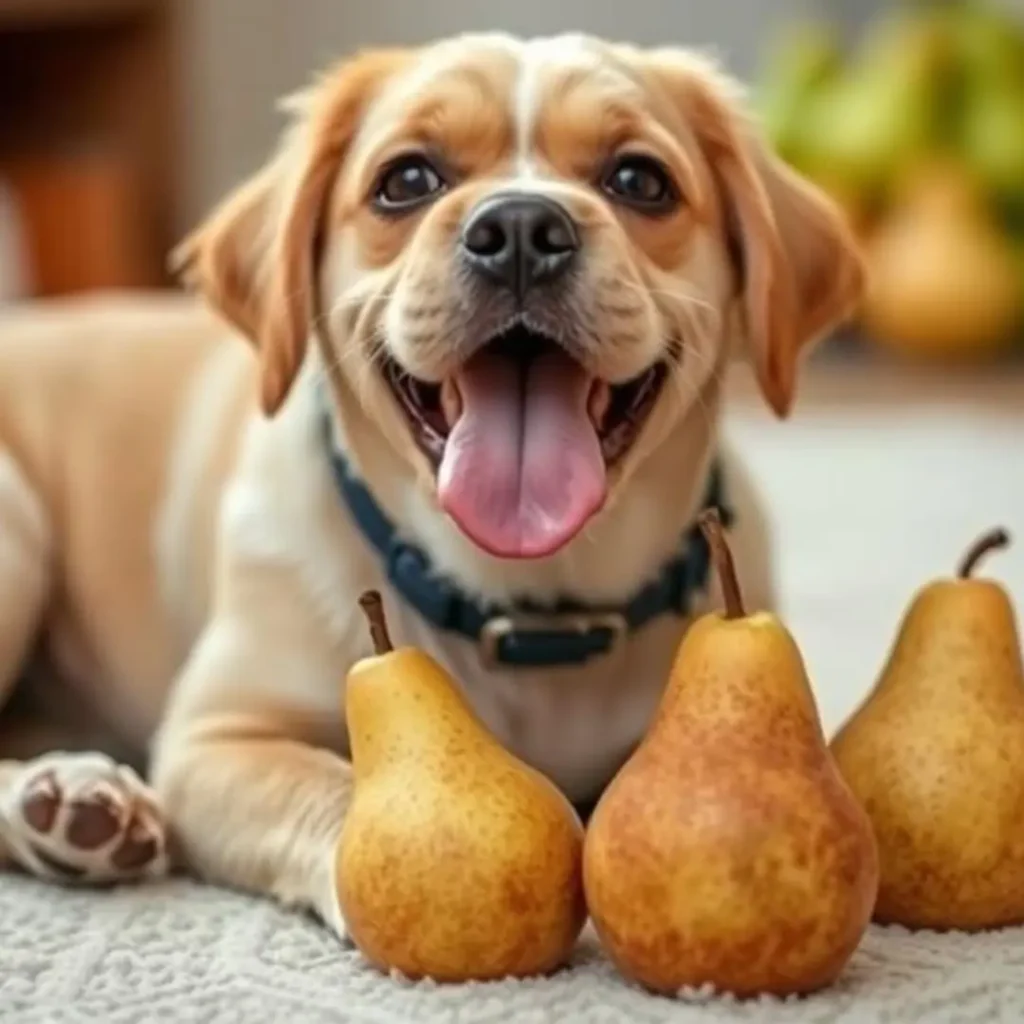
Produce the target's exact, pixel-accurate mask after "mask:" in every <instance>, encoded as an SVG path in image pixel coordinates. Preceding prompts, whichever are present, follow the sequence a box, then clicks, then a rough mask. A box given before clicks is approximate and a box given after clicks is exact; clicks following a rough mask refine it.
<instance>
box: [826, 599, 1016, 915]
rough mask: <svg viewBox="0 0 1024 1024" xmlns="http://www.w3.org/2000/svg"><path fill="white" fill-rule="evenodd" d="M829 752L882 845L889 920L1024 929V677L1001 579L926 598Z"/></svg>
mask: <svg viewBox="0 0 1024 1024" xmlns="http://www.w3.org/2000/svg"><path fill="white" fill-rule="evenodd" d="M832 750H833V752H834V754H835V757H836V760H837V762H838V764H839V766H840V769H841V770H842V772H843V774H844V776H845V778H846V780H847V782H848V783H849V784H850V786H851V787H852V789H853V790H854V792H855V793H856V794H857V797H858V798H859V799H860V801H861V802H862V803H863V805H864V806H865V808H866V809H867V811H868V814H869V815H870V817H871V820H872V822H873V825H874V829H875V833H876V835H877V837H878V844H879V851H880V858H881V883H880V887H879V894H878V904H877V907H876V911H875V917H876V919H877V920H878V921H880V922H886V923H899V924H903V925H905V926H907V927H911V928H935V929H962V930H976V929H981V928H989V927H996V926H1000V925H1008V924H1019V923H1024V672H1022V669H1021V653H1020V640H1019V637H1018V631H1017V623H1016V619H1015V615H1014V609H1013V606H1012V604H1011V601H1010V598H1009V597H1008V595H1007V594H1006V592H1005V590H1004V589H1003V588H1002V587H1001V586H1000V585H999V584H998V583H996V582H993V581H989V580H980V579H949V580H939V581H936V582H934V583H931V584H929V585H927V586H926V587H924V588H923V589H922V590H921V591H920V592H919V593H918V594H917V595H916V596H915V598H914V600H913V601H912V603H911V605H910V607H909V608H908V610H907V613H906V615H905V617H904V620H903V622H902V624H901V628H900V630H899V633H898V635H897V638H896V640H895V643H894V645H893V648H892V650H891V652H890V655H889V659H888V662H887V664H886V666H885V668H884V670H883V671H882V673H881V675H880V677H879V680H878V683H877V684H876V686H875V689H874V690H873V692H872V693H871V694H870V695H869V697H868V698H867V700H866V701H865V703H864V704H863V705H862V706H861V708H860V709H859V710H858V711H857V712H856V713H855V714H854V715H853V716H852V717H851V719H850V720H849V721H848V722H847V724H846V725H845V726H844V727H843V728H842V729H841V730H840V731H839V732H838V734H837V735H836V737H835V739H834V740H833V742H832Z"/></svg>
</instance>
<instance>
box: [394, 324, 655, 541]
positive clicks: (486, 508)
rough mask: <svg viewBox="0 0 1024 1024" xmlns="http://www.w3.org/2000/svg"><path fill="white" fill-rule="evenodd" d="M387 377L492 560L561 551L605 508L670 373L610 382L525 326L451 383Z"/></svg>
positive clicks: (445, 492) (458, 514) (441, 484)
mask: <svg viewBox="0 0 1024 1024" xmlns="http://www.w3.org/2000/svg"><path fill="white" fill-rule="evenodd" d="M385 376H386V378H387V380H388V382H389V384H390V385H391V389H392V391H393V392H394V394H395V396H396V398H397V400H398V402H399V404H400V406H401V407H402V409H403V411H404V412H405V415H406V418H407V419H408V421H409V424H410V427H411V429H412V431H413V435H414V437H415V439H416V441H417V443H418V444H419V446H420V448H421V449H422V450H423V451H424V452H425V453H426V454H427V455H428V456H429V457H430V458H431V459H432V460H433V461H434V463H435V464H436V466H437V467H438V492H439V495H440V499H441V504H442V506H443V507H444V508H445V510H446V511H447V512H448V513H449V514H450V515H451V516H452V517H453V518H454V519H455V520H456V522H457V523H458V524H459V526H460V527H461V528H462V530H463V532H465V533H466V534H467V535H468V536H469V537H470V538H471V539H472V540H474V541H475V542H476V543H477V544H478V545H479V546H480V547H482V548H484V549H485V550H487V551H489V552H491V553H492V554H495V555H498V556H500V557H506V558H531V557H541V556H543V555H546V554H550V553H552V552H553V551H556V550H558V548H560V547H562V546H563V545H564V544H565V543H567V542H568V541H569V540H570V539H571V538H572V537H573V536H575V535H576V534H577V533H578V532H579V530H581V529H582V528H583V526H584V525H585V524H586V522H587V521H588V520H589V518H590V517H591V516H592V515H593V514H594V513H595V512H596V511H597V510H598V509H599V508H600V507H601V505H603V503H604V500H605V493H606V488H607V485H606V472H607V469H608V467H609V466H612V465H614V464H615V463H616V462H617V461H618V460H619V459H621V458H622V457H623V456H624V455H625V454H626V453H627V452H628V451H629V449H630V448H631V447H632V445H633V444H634V442H635V441H636V439H637V437H638V436H639V434H640V430H641V428H642V427H643V425H644V423H645V422H646V420H647V417H648V416H649V414H650V412H651V410H652V408H653V406H654V403H655V401H656V399H657V397H658V394H659V393H660V391H661V387H662V385H663V384H664V380H665V367H664V366H663V365H661V364H658V365H656V366H654V367H652V368H651V369H649V370H648V371H647V372H645V373H644V374H642V375H641V376H640V377H638V378H636V379H634V380H631V381H629V382H627V383H625V384H618V385H613V384H609V383H607V382H605V381H602V380H599V379H597V378H595V377H593V376H591V375H590V374H589V373H587V371H586V370H584V368H583V367H582V366H581V365H580V364H579V363H578V362H576V361H575V360H574V359H572V357H571V356H569V355H568V354H566V352H565V351H564V350H563V349H562V348H561V347H560V346H558V345H557V344H556V343H555V342H554V341H553V340H552V339H550V338H548V337H546V336H544V335H542V334H538V333H536V332H534V331H531V330H529V329H527V328H525V327H515V328H513V329H511V330H509V331H507V332H505V333H503V334H501V335H499V336H498V337H496V338H495V339H493V340H492V341H491V342H489V343H488V344H487V345H486V346H485V347H484V348H483V349H482V350H480V351H479V352H477V353H476V354H475V355H474V356H473V357H472V358H471V359H470V360H469V361H468V362H467V363H466V364H465V365H464V366H462V367H461V368H460V369H459V370H458V371H457V372H456V373H454V374H453V375H452V376H451V377H449V378H447V379H446V380H445V381H444V382H443V383H442V384H429V383H425V382H423V381H420V380H416V379H415V378H413V377H410V376H409V374H407V373H405V372H404V371H403V370H402V369H401V368H400V367H399V366H398V364H397V363H394V362H388V363H387V364H386V365H385Z"/></svg>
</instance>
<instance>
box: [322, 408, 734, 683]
mask: <svg viewBox="0 0 1024 1024" xmlns="http://www.w3.org/2000/svg"><path fill="white" fill-rule="evenodd" d="M323 424H324V437H325V440H326V444H327V451H328V453H329V457H330V462H331V469H332V471H333V474H334V479H335V483H336V484H337V487H338V492H339V493H340V495H341V498H342V500H343V502H344V503H345V505H346V506H347V508H348V510H349V512H350V514H351V515H352V518H353V519H354V520H355V523H356V525H357V526H358V527H359V529H360V530H361V531H362V533H363V536H364V537H365V538H366V539H367V541H369V543H370V544H371V546H372V547H373V548H374V549H375V550H376V551H377V553H378V555H379V556H380V558H381V560H382V562H383V564H384V569H385V572H386V575H387V578H388V581H389V582H390V583H391V585H392V586H393V587H394V588H395V590H396V591H398V593H399V594H401V595H402V597H403V598H404V599H405V600H406V601H407V602H408V603H409V604H410V605H411V606H412V607H413V608H414V609H415V610H416V611H417V612H418V613H419V614H420V615H421V616H422V617H423V618H424V619H426V620H427V621H428V622H430V623H431V624H432V625H434V626H436V627H437V628H438V629H442V630H445V631H446V632H449V633H457V634H459V635H461V636H463V637H466V638H467V639H469V640H473V641H475V642H476V643H477V644H478V645H479V646H480V651H481V655H482V657H483V660H484V662H485V664H487V665H489V666H492V667H498V666H503V667H507V668H540V667H556V666H568V665H581V664H583V663H585V662H587V661H589V660H590V659H591V658H595V657H599V656H600V655H603V654H609V653H611V652H612V651H614V650H616V649H617V648H618V647H619V645H620V644H621V643H622V642H623V641H624V640H625V639H626V637H627V636H628V635H629V634H630V633H633V632H635V631H636V630H638V629H640V628H641V627H642V626H644V625H646V624H647V623H648V622H650V621H652V620H653V619H655V618H657V617H658V616H660V615H667V614H673V615H679V616H685V615H687V614H688V613H689V610H690V604H691V601H692V598H693V595H694V594H695V593H696V592H697V591H700V590H703V589H704V588H705V587H706V585H707V580H708V575H709V572H710V563H711V557H710V552H709V551H708V546H707V542H706V541H705V540H704V537H703V535H702V534H701V532H700V530H699V528H697V527H696V526H694V527H691V528H690V529H689V530H688V531H687V532H686V534H685V535H684V536H683V538H682V541H681V544H680V550H679V551H678V552H677V553H676V554H675V555H674V556H673V557H672V558H671V559H670V560H669V561H668V562H667V563H666V564H665V565H664V566H662V569H661V572H660V573H659V575H658V577H657V578H656V579H655V580H652V581H651V582H650V583H648V584H647V586H645V587H644V588H643V589H642V590H640V591H639V593H637V594H636V595H634V597H633V598H632V599H631V600H630V601H629V602H627V603H626V604H625V605H623V606H622V607H619V608H595V607H587V606H584V605H580V604H577V603H575V602H571V601H561V602H559V603H558V604H557V605H556V606H554V607H548V608H542V607H538V606H536V605H533V604H530V603H526V602H524V603H517V604H516V605H515V606H514V607H512V608H502V607H500V606H497V605H490V604H487V605H485V604H481V603H479V602H478V601H476V600H474V599H473V598H472V597H470V596H469V595H467V594H465V593H463V592H462V591H461V590H460V589H459V588H458V586H457V585H456V584H455V583H454V582H453V581H451V580H450V579H447V578H446V577H444V576H442V575H441V574H439V573H438V572H437V571H436V570H435V569H434V568H433V567H432V566H431V564H430V560H429V558H428V557H427V555H426V553H425V552H424V551H422V550H421V549H420V548H419V547H418V546H416V545H414V544H411V543H410V542H408V541H406V540H404V539H402V538H401V537H400V536H399V535H398V533H397V531H396V530H395V528H394V526H393V525H392V523H391V522H390V520H389V519H388V517H387V515H386V514H385V513H384V511H383V510H382V509H381V508H380V506H379V505H378V504H377V502H376V500H375V499H374V497H373V495H372V494H371V493H370V492H369V490H367V488H366V487H365V486H364V485H363V484H362V483H361V482H360V481H359V480H357V479H356V478H355V476H354V475H353V474H352V471H351V467H350V466H349V464H348V461H347V460H346V459H345V457H344V456H343V455H342V454H341V452H340V451H338V448H337V446H336V445H335V444H334V442H333V435H332V431H331V418H330V413H329V411H328V410H327V409H326V408H325V409H324V412H323ZM724 497H725V495H724V487H723V480H722V468H721V464H720V462H718V461H717V460H716V461H715V462H713V463H712V466H711V469H710V471H709V473H708V481H707V490H706V494H705V499H704V507H706V508H710V507H716V508H718V509H719V512H720V514H721V517H722V522H723V523H724V524H725V525H726V526H728V525H729V524H730V523H731V522H732V518H733V517H732V514H731V512H730V510H729V509H727V508H726V504H725V500H724Z"/></svg>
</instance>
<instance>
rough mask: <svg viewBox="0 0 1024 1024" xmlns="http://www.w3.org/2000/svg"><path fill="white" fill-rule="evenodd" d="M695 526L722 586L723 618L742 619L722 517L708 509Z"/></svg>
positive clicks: (740, 597) (740, 600)
mask: <svg viewBox="0 0 1024 1024" xmlns="http://www.w3.org/2000/svg"><path fill="white" fill-rule="evenodd" d="M697 525H698V526H699V527H700V531H701V533H703V534H704V539H705V540H706V541H707V542H708V547H709V548H710V549H711V557H712V558H713V559H714V560H715V568H716V569H717V570H718V578H719V580H720V581H721V584H722V596H723V597H724V598H725V617H726V618H727V619H742V618H743V617H744V616H745V615H746V610H745V609H744V607H743V594H742V593H741V591H740V583H739V580H738V579H737V578H736V566H735V564H734V563H733V560H732V551H730V550H729V542H728V541H727V540H726V539H725V530H724V529H723V528H722V517H721V516H720V515H719V514H718V509H717V508H709V509H707V510H706V511H705V512H702V513H701V514H700V516H699V517H698V519H697Z"/></svg>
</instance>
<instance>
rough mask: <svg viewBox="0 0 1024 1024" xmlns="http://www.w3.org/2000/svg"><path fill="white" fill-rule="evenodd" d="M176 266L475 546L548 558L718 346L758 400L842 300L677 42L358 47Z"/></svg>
mask: <svg viewBox="0 0 1024 1024" xmlns="http://www.w3.org/2000/svg"><path fill="white" fill-rule="evenodd" d="M291 106H292V109H293V111H294V114H295V124H294V125H293V127H292V128H291V130H290V132H289V134H288V135H287V136H286V139H285V141H284V144H283V145H282V146H281V148H280V150H279V152H278V154H277V155H276V157H275V158H274V159H273V160H272V161H271V162H270V163H269V164H268V165H267V166H266V167H265V168H264V169H263V170H262V171H261V172H260V173H259V174H258V175H257V176H256V177H255V178H254V179H253V180H252V181H250V182H249V183H248V184H247V185H245V186H244V187H243V188H242V189H240V190H239V191H238V192H237V193H236V194H235V195H233V196H232V197H231V198H230V199H229V200H228V201H227V202H226V203H225V204H224V205H223V206H222V207H221V209H220V210H218V211H217V212H215V214H214V215H213V216H212V217H211V218H210V220H209V221H208V222H207V223H206V224H205V225H203V226H202V227H201V228H200V229H199V230H198V231H197V232H196V233H195V234H194V235H193V236H192V237H191V238H190V239H188V240H187V241H186V242H185V244H184V245H183V247H182V249H181V251H180V253H179V259H180V261H181V263H182V264H184V265H185V266H187V267H189V268H191V271H192V275H193V277H194V279H195V280H197V281H198V283H199V285H200V286H201V287H202V289H203V290H204V291H205V293H206V294H207V296H208V297H209V298H210V299H211V300H212V302H213V304H214V305H215V306H216V307H218V308H219V309H220V310H221V312H222V313H224V314H225V315H226V316H227V317H228V318H229V319H230V320H232V321H233V322H234V324H235V325H237V326H238V327H239V328H240V329H241V330H242V331H243V332H244V333H246V334H247V335H249V336H250V337H251V338H252V339H253V341H254V342H255V343H256V345H257V346H258V349H259V351H260V353H261V360H262V395H263V405H264V409H265V411H266V412H267V413H268V414H273V413H274V412H275V411H276V410H277V409H278V407H279V406H280V405H281V404H282V402H283V401H284V399H285V398H286V396H287V394H288V391H289V388H290V385H291V384H292V381H293V379H294V378H295V376H296V373H297V371H298V369H299V367H300V364H301V363H302V361H303V359H304V355H305V352H306V348H307V344H308V341H309V339H310V337H311V335H312V333H313V331H314V330H315V329H322V336H323V337H324V338H325V342H324V344H325V345H327V346H330V348H331V350H332V351H330V352H328V353H327V358H328V359H329V360H330V361H331V362H332V363H333V364H335V365H336V367H337V369H338V371H339V373H340V377H341V379H342V383H343V385H344V386H346V387H347V389H348V393H349V394H350V395H351V396H352V399H353V400H354V401H357V402H358V403H359V404H360V407H361V408H362V409H363V410H364V411H369V415H370V419H371V420H372V421H373V422H374V423H376V424H377V425H378V427H379V429H380V430H381V431H382V432H383V433H384V434H387V435H389V440H390V443H391V444H392V445H393V446H394V447H395V448H396V449H397V451H398V452H399V454H400V456H401V457H402V458H404V459H405V460H406V461H407V462H408V463H409V464H410V465H411V466H412V468H413V469H415V470H417V471H418V474H419V477H420V478H421V479H426V480H428V481H429V486H432V487H436V491H437V495H438V499H439V502H440V505H441V506H442V508H444V509H445V510H446V511H447V512H448V513H449V514H450V516H451V517H452V518H453V519H454V520H455V521H456V522H457V523H458V525H459V527H460V528H461V530H462V531H463V533H464V534H466V535H467V536H468V537H470V538H471V539H472V540H473V541H474V542H475V543H476V544H477V546H479V547H480V548H483V549H484V550H485V551H487V552H490V553H491V554H495V555H499V556H503V557H512V558H515V557H537V556H543V555H547V554H550V553H553V552H555V551H557V550H559V549H560V548H562V547H563V546H564V545H566V544H567V543H568V542H569V541H570V540H571V539H572V538H573V537H574V536H575V535H576V534H577V533H578V532H579V531H580V530H581V529H582V527H583V526H584V525H585V524H586V523H587V522H588V521H589V520H590V519H591V517H593V516H594V515H595V514H596V513H597V512H598V510H599V509H601V508H602V506H603V505H604V504H605V502H606V500H607V499H608V497H609V495H612V494H614V492H615V491H616V489H617V488H621V487H622V486H623V484H624V482H625V481H626V480H627V479H628V478H629V477H630V476H631V475H632V474H633V473H634V472H635V471H636V470H637V468H638V467H639V466H640V465H642V464H643V462H644V460H645V459H647V458H648V457H649V456H650V455H651V453H652V452H654V451H655V450H657V449H658V448H659V447H661V446H663V445H665V444H666V443H669V439H670V438H671V437H672V436H673V430H674V429H676V430H677V429H678V428H679V425H680V424H681V423H682V421H683V419H684V417H685V414H686V413H687V411H688V410H689V409H690V407H691V406H692V405H693V403H694V402H695V401H698V400H699V396H700V394H701V392H702V389H703V387H704V386H705V385H706V384H707V382H708V380H709V379H711V378H713V377H714V376H716V375H718V374H719V373H720V371H721V368H722V366H723V364H724V362H725V357H726V354H727V351H728V348H729V346H730V345H732V344H733V343H735V342H736V341H737V340H739V341H740V343H741V344H745V345H746V346H747V348H748V351H749V353H750V355H751V357H752V359H753V361H754V365H755V368H756V372H757V376H758V379H759V382H760V385H761V388H762V390H763V392H764V394H765V397H766V399H767V401H768V402H769V403H770V405H771V407H772V408H773V409H774V410H775V411H776V412H777V413H778V414H779V415H780V416H782V415H785V414H786V413H787V412H788V410H789V408H790V405H791V403H792V401H793V394H794V386H795V380H796V375H797V368H798V363H799V360H800V358H801V354H802V353H803V352H804V351H805V350H806V349H807V348H808V346H809V345H810V344H811V343H812V342H813V341H814V340H816V339H817V338H819V337H820V336H821V335H823V334H824V333H825V332H827V331H828V330H830V329H831V328H832V327H834V326H835V325H836V324H837V323H838V322H839V321H841V320H842V319H843V318H845V317H846V316H847V315H848V314H849V313H850V311H851V310H852V308H853V306H854V305H855V303H856V302H857V300H858V299H859V297H860V293H861V289H862V286H863V285H862V268H861V263H860V260H859V257H858V254H857V252H856V249H855V247H854V244H853V242H852V239H851V237H850V235H849V234H848V232H847V230H846V229H845V228H844V226H843V223H842V221H841V219H840V216H839V214H838V213H837V212H836V210H835V209H834V208H833V207H832V206H831V205H830V204H829V203H828V202H827V201H826V200H825V199H824V198H823V197H822V196H821V195H820V194H819V193H818V192H817V191H816V190H815V189H814V188H812V187H811V186H810V185H809V184H808V183H806V182H805V181H803V180H801V179H800V178H798V177H797V176H796V175H794V174H793V173H792V172H791V171H790V170H788V169H787V168H786V167H785V166H783V165H782V164H781V163H780V162H779V160H777V159H776V158H775V157H774V156H773V155H772V154H771V153H770V152H769V151H768V150H767V149H766V147H765V146H764V145H763V144H762V142H761V141H760V139H759V137H758V135H757V132H756V131H755V130H754V129H753V128H752V127H751V125H750V124H748V122H747V120H746V119H745V117H744V115H743V113H742V110H741V103H740V96H739V91H738V89H737V88H736V87H735V86H734V85H733V83H732V82H731V81H730V80H729V79H727V78H726V77H725V76H724V75H722V74H721V73H720V72H719V71H717V70H716V68H715V67H714V66H713V64H712V63H711V62H709V61H707V60H705V59H703V58H700V57H699V56H696V55H694V54H692V53H689V52H686V51H682V50H673V49H655V50H640V49H636V48H632V47H627V46H617V45H610V44H606V43H602V42H599V41H597V40H593V39H588V38H583V37H563V38H557V39H547V40H535V41H529V42H522V41H518V40H514V39H511V38H507V37H504V36H464V37H459V38H456V39H454V40H450V41H446V42H442V43H438V44H435V45H433V46H429V47H425V48H422V49H414V50H400V51H386V52H372V53H367V54H363V55H360V56H357V57H355V58H354V59H351V60H349V61H347V62H345V63H344V64H342V65H341V66H340V67H339V68H337V69H336V70H333V71H331V72H329V73H328V74H327V75H326V76H325V77H324V78H323V79H321V81H320V82H319V83H318V84H316V85H315V86H314V87H313V88H312V89H310V90H309V91H307V92H306V93H304V94H303V95H302V96H300V97H298V98H297V99H296V100H295V101H294V102H293V103H292V104H291Z"/></svg>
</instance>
